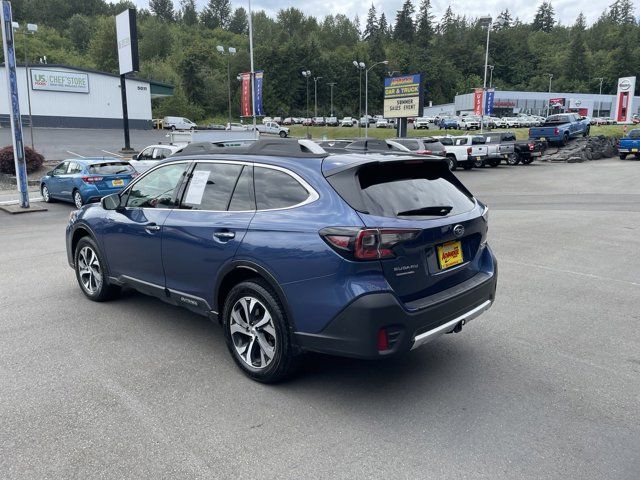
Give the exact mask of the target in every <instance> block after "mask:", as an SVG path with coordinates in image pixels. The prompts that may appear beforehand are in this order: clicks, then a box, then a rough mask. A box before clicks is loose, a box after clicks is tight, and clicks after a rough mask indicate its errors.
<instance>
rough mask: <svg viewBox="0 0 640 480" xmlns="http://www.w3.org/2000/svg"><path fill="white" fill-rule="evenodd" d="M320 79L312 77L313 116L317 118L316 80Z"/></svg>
mask: <svg viewBox="0 0 640 480" xmlns="http://www.w3.org/2000/svg"><path fill="white" fill-rule="evenodd" d="M321 78H322V77H313V104H314V105H313V116H314V117H317V116H318V80H320V79H321Z"/></svg>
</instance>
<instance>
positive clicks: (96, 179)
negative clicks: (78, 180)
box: [82, 176, 102, 183]
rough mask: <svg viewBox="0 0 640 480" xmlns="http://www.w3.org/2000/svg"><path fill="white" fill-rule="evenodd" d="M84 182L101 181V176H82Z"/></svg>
mask: <svg viewBox="0 0 640 480" xmlns="http://www.w3.org/2000/svg"><path fill="white" fill-rule="evenodd" d="M82 181H83V182H84V183H97V182H101V181H102V177H95V176H94V177H82Z"/></svg>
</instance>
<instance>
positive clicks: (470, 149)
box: [467, 147, 473, 155]
mask: <svg viewBox="0 0 640 480" xmlns="http://www.w3.org/2000/svg"><path fill="white" fill-rule="evenodd" d="M471 152H473V149H472V148H471V147H467V155H471Z"/></svg>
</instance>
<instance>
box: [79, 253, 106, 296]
mask: <svg viewBox="0 0 640 480" xmlns="http://www.w3.org/2000/svg"><path fill="white" fill-rule="evenodd" d="M77 268H78V275H79V277H80V282H81V283H82V288H84V289H85V291H86V292H87V293H89V294H90V295H94V294H96V293H98V292H99V291H100V289H101V288H102V270H101V268H100V261H99V260H98V255H97V254H96V252H95V251H94V250H93V249H92V248H91V247H89V246H86V245H85V246H84V247H82V249H81V250H80V253H79V254H78V267H77Z"/></svg>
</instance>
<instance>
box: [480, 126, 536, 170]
mask: <svg viewBox="0 0 640 480" xmlns="http://www.w3.org/2000/svg"><path fill="white" fill-rule="evenodd" d="M484 137H485V138H486V139H487V146H488V147H489V151H488V156H489V157H491V156H492V150H491V144H492V143H497V144H499V146H500V149H498V152H497V153H498V155H502V154H505V153H506V154H507V157H506V158H505V159H504V160H505V163H506V164H507V165H512V166H513V165H517V164H518V163H522V164H523V165H528V164H530V163H531V162H533V161H534V160H535V159H536V158H538V157H540V156H542V153H543V152H544V151H545V150H546V149H547V142H543V141H542V140H516V134H515V133H514V132H491V133H486V134H485V135H484ZM510 146H513V148H511V147H510ZM494 148H495V147H494ZM494 153H495V152H494ZM494 158H495V156H494ZM487 164H489V165H491V163H490V162H487ZM491 166H493V165H491Z"/></svg>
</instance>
